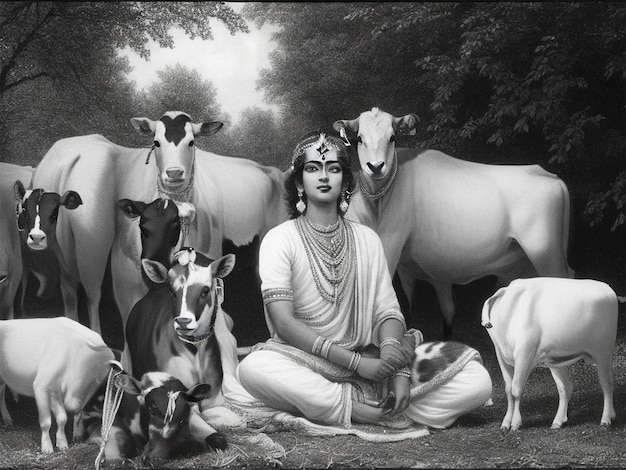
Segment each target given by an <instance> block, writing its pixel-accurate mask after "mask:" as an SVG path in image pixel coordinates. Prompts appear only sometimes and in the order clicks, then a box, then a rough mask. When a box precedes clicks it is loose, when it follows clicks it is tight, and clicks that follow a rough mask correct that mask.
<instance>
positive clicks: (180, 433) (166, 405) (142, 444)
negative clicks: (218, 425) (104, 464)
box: [104, 372, 227, 461]
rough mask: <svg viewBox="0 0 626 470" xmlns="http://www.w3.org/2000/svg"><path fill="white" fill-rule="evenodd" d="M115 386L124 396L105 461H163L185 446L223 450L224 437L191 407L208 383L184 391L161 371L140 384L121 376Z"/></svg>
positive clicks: (207, 391)
mask: <svg viewBox="0 0 626 470" xmlns="http://www.w3.org/2000/svg"><path fill="white" fill-rule="evenodd" d="M115 382H116V384H117V386H119V387H121V388H122V390H123V391H124V394H123V396H122V401H121V403H120V409H119V411H118V413H117V415H116V417H115V420H114V421H113V426H112V427H111V431H110V433H109V436H108V440H107V443H106V446H105V451H104V455H105V459H106V460H118V459H121V458H133V457H135V456H137V455H139V454H140V453H141V458H142V461H148V460H150V459H167V458H169V457H170V455H172V454H173V453H175V452H176V451H177V450H178V449H181V446H183V445H186V444H188V443H190V442H198V443H200V444H201V445H202V446H203V447H205V448H209V449H214V450H216V449H220V450H223V449H225V448H226V446H227V444H226V438H225V437H224V435H223V434H221V433H216V432H215V430H213V428H211V427H210V426H209V425H208V424H207V423H206V422H205V421H204V420H203V419H202V417H201V416H200V415H199V414H198V412H197V407H196V406H195V404H196V403H198V402H200V401H201V400H204V399H205V398H207V396H209V395H210V392H211V387H210V385H208V384H196V385H194V386H192V387H186V386H185V385H183V383H182V382H181V381H180V380H179V379H177V378H176V377H174V376H172V375H170V374H167V373H165V372H148V373H146V374H144V375H143V376H142V377H141V380H137V379H135V378H134V377H132V376H130V375H127V374H124V373H122V374H120V375H118V376H117V377H116V381H115Z"/></svg>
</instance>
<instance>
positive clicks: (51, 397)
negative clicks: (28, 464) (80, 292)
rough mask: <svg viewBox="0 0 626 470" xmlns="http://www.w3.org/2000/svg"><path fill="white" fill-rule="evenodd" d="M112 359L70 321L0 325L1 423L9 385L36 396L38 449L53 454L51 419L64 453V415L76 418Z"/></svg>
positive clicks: (101, 344) (41, 320)
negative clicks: (73, 415) (39, 431)
mask: <svg viewBox="0 0 626 470" xmlns="http://www.w3.org/2000/svg"><path fill="white" fill-rule="evenodd" d="M114 359H115V357H114V354H113V351H111V349H109V348H108V347H107V345H106V344H105V343H104V341H103V340H102V338H101V337H100V335H98V334H97V333H95V332H93V331H91V330H90V329H89V328H86V327H85V326H83V325H81V324H80V323H78V322H76V321H74V320H70V319H69V318H65V317H55V318H27V319H17V320H3V321H0V411H1V412H2V418H3V420H4V422H5V424H7V423H8V424H11V416H10V415H9V412H8V410H7V408H6V404H5V401H4V390H5V388H6V387H7V386H8V387H9V388H10V389H11V390H13V392H15V393H18V394H21V395H25V396H29V397H34V398H35V402H36V403H37V410H38V412H39V426H40V427H41V451H42V452H44V453H51V452H53V451H54V448H53V445H52V441H51V440H50V427H51V424H52V416H53V415H54V419H55V421H56V424H57V432H56V446H57V448H58V449H67V447H68V444H67V437H66V435H65V424H66V422H67V415H68V413H71V414H75V417H76V418H78V416H79V413H80V411H81V410H82V409H83V407H84V405H85V403H86V402H87V400H88V399H89V398H91V396H92V395H93V393H94V392H95V391H96V389H97V388H98V387H99V386H100V384H102V383H103V382H104V380H105V379H106V376H107V372H108V371H109V368H110V366H109V361H112V360H114Z"/></svg>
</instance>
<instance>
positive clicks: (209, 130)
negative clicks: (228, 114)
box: [191, 121, 224, 137]
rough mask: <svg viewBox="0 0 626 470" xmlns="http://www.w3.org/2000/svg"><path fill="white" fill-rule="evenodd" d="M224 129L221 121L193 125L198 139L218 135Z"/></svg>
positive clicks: (192, 127) (194, 133)
mask: <svg viewBox="0 0 626 470" xmlns="http://www.w3.org/2000/svg"><path fill="white" fill-rule="evenodd" d="M222 127H224V123H223V122H219V121H205V122H200V123H193V124H191V129H192V130H193V135H195V136H196V137H208V136H210V135H213V134H217V133H218V132H219V131H220V130H221V129H222Z"/></svg>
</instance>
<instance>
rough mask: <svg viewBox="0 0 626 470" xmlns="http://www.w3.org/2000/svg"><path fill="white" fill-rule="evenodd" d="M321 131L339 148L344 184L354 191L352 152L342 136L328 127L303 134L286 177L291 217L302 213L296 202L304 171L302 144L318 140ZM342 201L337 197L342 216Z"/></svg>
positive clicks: (347, 188) (349, 191)
mask: <svg viewBox="0 0 626 470" xmlns="http://www.w3.org/2000/svg"><path fill="white" fill-rule="evenodd" d="M321 133H325V134H326V138H327V140H328V141H329V142H331V143H332V144H333V145H334V146H335V147H337V149H338V151H337V154H338V159H339V165H340V166H341V170H342V172H343V186H344V188H345V191H347V192H348V195H349V194H351V193H352V192H353V191H354V186H355V178H354V173H353V172H352V162H351V157H350V153H349V152H348V148H347V147H346V145H345V144H344V143H343V141H342V140H341V138H340V137H339V136H337V134H336V133H335V132H334V131H331V130H327V129H320V130H319V131H314V132H309V133H308V134H305V135H304V136H302V138H301V139H300V140H299V142H298V144H297V145H296V147H295V149H294V155H293V157H292V158H293V164H292V166H291V172H290V173H289V174H288V175H287V178H286V179H285V202H286V204H287V211H288V212H289V218H290V219H296V218H297V217H298V216H299V215H300V213H299V212H298V210H297V209H296V203H297V202H298V188H297V186H296V182H298V183H300V184H302V173H303V171H304V158H303V157H304V151H303V150H302V145H303V143H307V142H311V141H315V140H317V139H318V138H319V136H320V134H321ZM302 200H303V201H304V203H305V204H306V202H307V201H306V194H304V195H303V196H302ZM340 202H341V197H339V198H337V212H338V213H339V215H340V216H341V217H343V215H344V214H343V212H342V211H341V209H340V208H339V203H340ZM348 202H349V196H348Z"/></svg>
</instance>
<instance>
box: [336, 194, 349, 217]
mask: <svg viewBox="0 0 626 470" xmlns="http://www.w3.org/2000/svg"><path fill="white" fill-rule="evenodd" d="M349 206H350V203H349V202H348V196H347V194H346V192H345V191H342V192H341V202H340V203H339V210H340V211H341V213H342V214H345V213H346V212H348V207H349Z"/></svg>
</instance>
